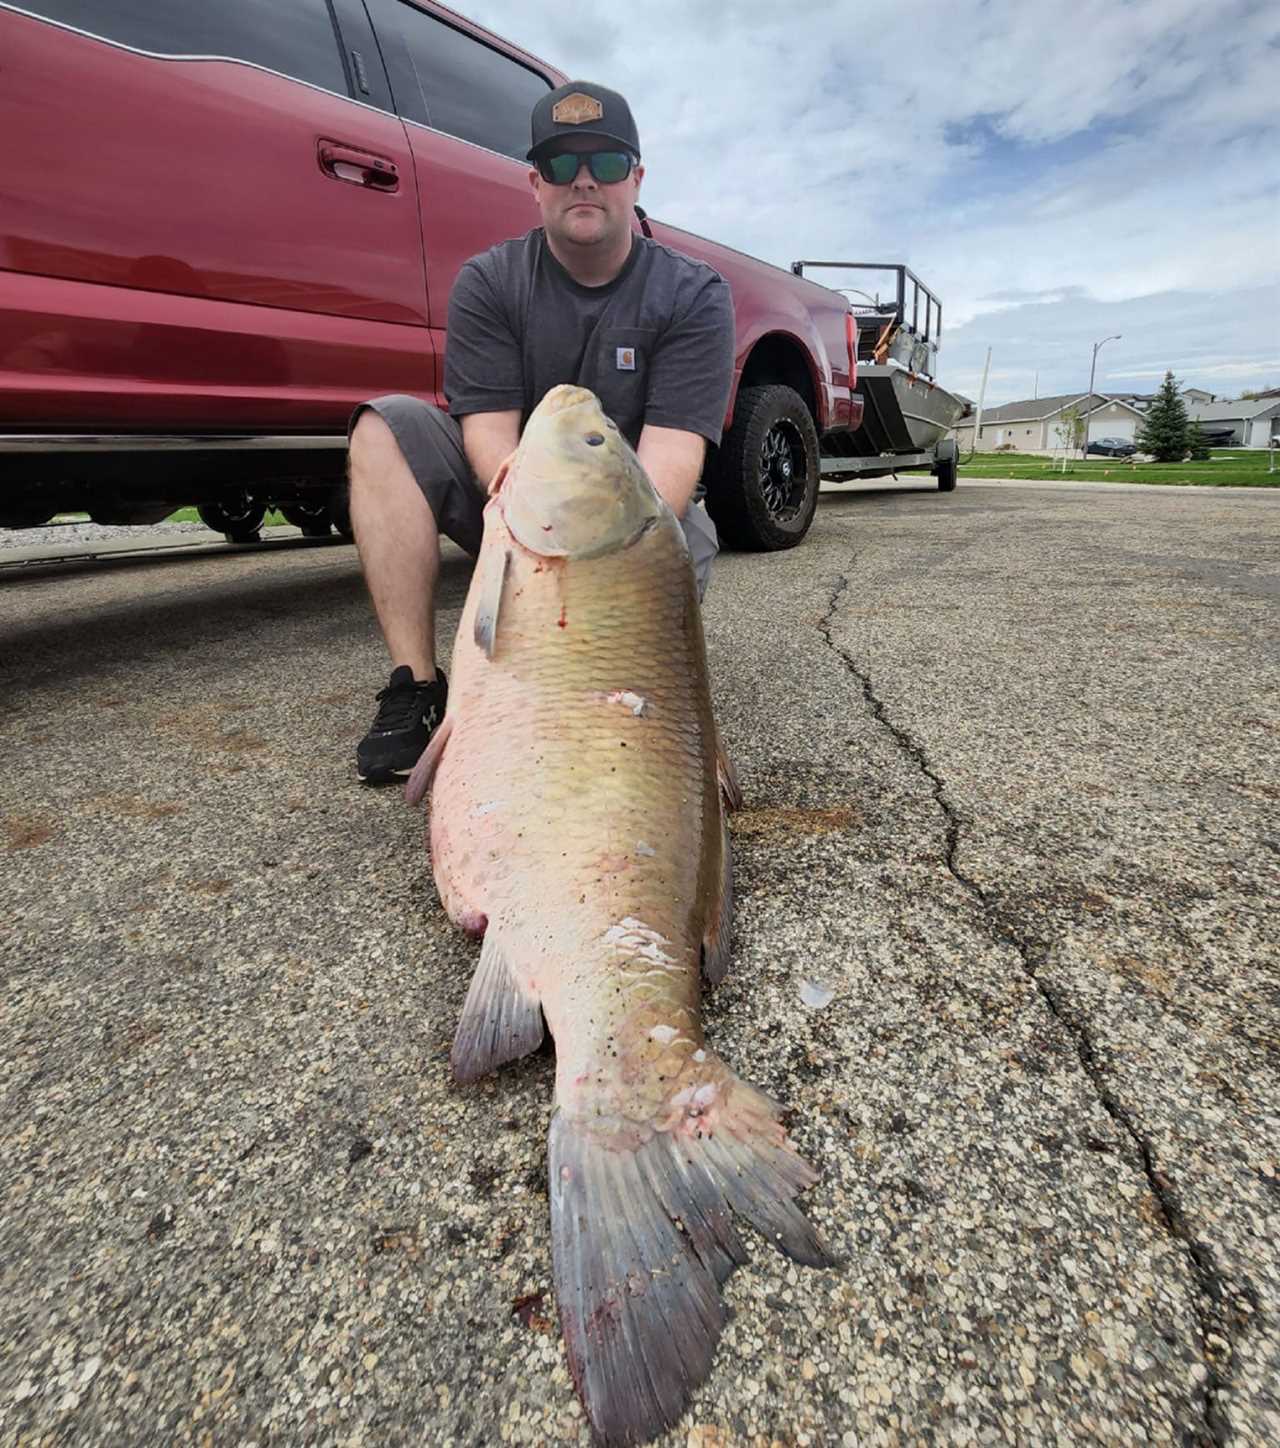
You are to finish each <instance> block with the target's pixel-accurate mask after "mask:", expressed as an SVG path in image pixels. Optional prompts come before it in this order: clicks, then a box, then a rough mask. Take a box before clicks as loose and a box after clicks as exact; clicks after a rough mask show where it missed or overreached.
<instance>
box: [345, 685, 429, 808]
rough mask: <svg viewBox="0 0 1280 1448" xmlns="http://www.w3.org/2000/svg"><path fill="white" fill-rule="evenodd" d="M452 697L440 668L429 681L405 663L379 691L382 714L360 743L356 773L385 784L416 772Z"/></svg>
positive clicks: (363, 780)
mask: <svg viewBox="0 0 1280 1448" xmlns="http://www.w3.org/2000/svg"><path fill="white" fill-rule="evenodd" d="M448 698H449V682H448V680H447V679H446V678H445V676H444V674H443V673H442V672H441V671H440V670H439V669H437V670H436V676H435V678H434V679H433V680H432V682H431V683H429V684H420V683H418V682H417V680H416V679H415V678H414V677H413V670H412V669H411V668H409V666H408V665H407V664H401V665H400V667H399V668H398V669H396V670H395V671H394V672H393V673H392V675H391V680H390V682H389V683H388V684H387V687H386V688H385V689H380V690H379V691H378V716H377V718H376V719H375V720H374V721H373V725H372V727H371V728H370V730H369V732H368V733H367V734H366V735H365V736H364V738H363V739H362V740H361V741H360V743H359V744H357V745H356V773H357V775H358V776H359V777H360V779H361V781H362V782H363V783H365V784H385V783H386V781H387V780H389V779H396V778H403V776H405V775H407V774H412V773H413V766H414V765H415V764H417V762H418V759H419V757H420V756H421V754H422V751H423V750H424V749H425V748H426V747H427V740H428V739H430V738H431V736H432V734H434V733H435V731H436V730H437V729H438V728H439V726H440V722H441V720H442V719H443V718H444V709H445V704H446V702H447V701H448Z"/></svg>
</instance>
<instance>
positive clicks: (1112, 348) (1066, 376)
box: [454, 0, 1280, 403]
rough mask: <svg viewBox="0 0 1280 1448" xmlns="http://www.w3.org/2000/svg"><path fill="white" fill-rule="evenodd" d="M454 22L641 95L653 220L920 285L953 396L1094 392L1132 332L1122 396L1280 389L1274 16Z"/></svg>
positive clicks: (1168, 10)
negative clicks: (910, 273) (870, 266)
mask: <svg viewBox="0 0 1280 1448" xmlns="http://www.w3.org/2000/svg"><path fill="white" fill-rule="evenodd" d="M454 4H455V6H456V8H458V9H460V10H461V11H462V12H463V13H465V14H467V15H469V16H471V17H472V18H474V19H475V20H478V21H479V22H480V23H481V24H484V25H487V26H489V27H490V28H491V29H493V30H496V31H497V32H499V33H500V34H502V35H505V36H506V37H508V38H509V39H511V40H514V41H516V42H517V43H519V44H522V45H524V46H525V48H526V49H528V50H531V51H532V52H533V53H534V54H536V55H539V56H541V57H543V58H544V59H546V60H548V61H550V62H551V63H552V64H554V65H556V66H558V67H559V68H560V69H562V70H564V71H566V72H568V73H569V74H570V75H572V76H574V77H576V78H583V79H588V80H598V81H600V82H602V83H604V84H606V85H612V86H614V87H616V88H617V89H618V90H621V91H622V92H623V93H624V94H625V95H626V96H627V97H628V99H629V100H630V101H631V104H632V109H633V111H634V112H635V115H636V120H637V123H638V125H639V128H640V137H641V142H642V144H643V146H644V151H645V163H646V168H647V174H646V178H645V183H644V195H643V201H644V204H645V206H646V208H647V209H648V210H649V211H650V212H651V213H652V214H653V215H654V216H656V217H659V218H661V219H662V220H665V221H669V222H671V223H673V224H675V225H678V226H684V227H687V228H688V229H689V230H691V231H697V232H700V233H701V234H703V235H706V236H710V237H714V238H715V239H716V240H718V241H724V242H727V243H728V244H730V245H732V246H736V247H739V248H740V249H742V250H744V251H748V252H752V253H754V254H755V255H757V256H761V257H764V258H765V259H766V260H768V261H773V262H777V263H780V264H782V265H784V266H785V265H787V264H788V263H789V262H791V261H792V260H794V259H795V258H797V257H799V256H807V257H823V258H837V257H838V258H848V259H850V260H872V261H881V260H891V261H893V260H902V261H905V262H907V263H908V264H909V265H910V266H911V267H912V269H913V270H915V271H916V272H917V273H918V274H919V275H920V276H921V277H922V279H923V280H924V281H925V282H927V283H928V284H929V285H930V286H931V287H932V288H933V289H934V290H935V291H936V292H937V293H938V295H939V296H940V297H941V299H942V302H943V307H944V331H943V351H942V354H941V357H940V359H939V380H940V381H941V382H943V383H944V385H947V386H950V387H953V388H956V389H958V390H960V391H962V392H964V393H966V394H968V395H969V396H970V397H976V396H977V391H978V385H979V381H980V378H981V374H982V365H983V359H984V357H985V355H986V350H987V348H988V347H990V348H991V349H992V358H991V376H990V380H989V382H988V386H987V401H988V403H999V402H1004V401H1011V400H1014V399H1017V398H1023V397H1031V396H1033V395H1035V393H1036V392H1037V391H1038V393H1039V394H1040V395H1045V394H1049V393H1058V392H1069V391H1072V390H1077V389H1078V390H1079V391H1084V389H1085V387H1086V386H1087V384H1088V380H1089V360H1090V354H1091V351H1092V344H1093V342H1095V341H1098V340H1099V339H1101V338H1103V337H1105V336H1108V335H1109V334H1111V333H1117V332H1118V333H1120V334H1122V335H1121V340H1120V341H1118V342H1111V343H1109V344H1108V345H1107V346H1106V347H1104V348H1103V349H1102V351H1101V352H1100V353H1099V354H1098V367H1099V374H1098V382H1097V384H1096V385H1097V386H1098V387H1099V388H1101V389H1102V390H1118V389H1121V388H1133V389H1135V390H1140V391H1150V390H1152V389H1154V387H1155V386H1156V385H1157V384H1158V383H1159V380H1160V378H1161V377H1162V376H1163V374H1164V371H1165V369H1166V368H1172V369H1173V370H1174V372H1175V374H1176V375H1177V376H1178V377H1179V379H1181V380H1183V381H1184V382H1185V383H1187V384H1189V385H1197V386H1201V387H1205V388H1207V389H1208V390H1209V391H1211V392H1215V393H1217V394H1218V395H1220V396H1234V395H1238V394H1239V392H1240V391H1241V389H1243V388H1246V387H1265V386H1268V385H1270V386H1280V102H1277V99H1276V97H1277V96H1280V5H1277V4H1275V3H1274V0H1210V3H1205V0H1072V3H1069V4H1068V3H1063V0H947V3H940V0H906V3H894V4H884V3H879V4H876V3H872V0H807V3H803V4H799V3H785V0H626V3H622V0H454ZM832 280H833V284H835V285H840V284H841V279H840V278H833V279H832ZM847 280H849V281H850V282H852V281H853V279H852V278H848V279H847Z"/></svg>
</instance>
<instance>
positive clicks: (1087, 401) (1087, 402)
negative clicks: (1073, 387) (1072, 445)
mask: <svg viewBox="0 0 1280 1448" xmlns="http://www.w3.org/2000/svg"><path fill="white" fill-rule="evenodd" d="M1120 335H1121V334H1120V333H1119V332H1117V333H1116V334H1115V336H1114V337H1104V338H1103V339H1102V341H1101V342H1095V343H1094V344H1093V361H1092V362H1090V363H1089V390H1088V392H1087V393H1085V398H1084V437H1083V438H1082V439H1081V441H1080V456H1081V457H1082V458H1087V457H1088V456H1089V409H1090V408H1091V407H1092V406H1093V374H1094V369H1095V368H1096V367H1097V365H1098V348H1099V347H1105V346H1106V345H1107V343H1108V342H1118V341H1119V340H1120Z"/></svg>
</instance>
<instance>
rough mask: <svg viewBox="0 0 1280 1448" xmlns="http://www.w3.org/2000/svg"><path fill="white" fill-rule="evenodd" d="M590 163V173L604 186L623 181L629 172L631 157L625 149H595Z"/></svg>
mask: <svg viewBox="0 0 1280 1448" xmlns="http://www.w3.org/2000/svg"><path fill="white" fill-rule="evenodd" d="M590 164H591V174H592V175H593V176H594V177H595V178H596V180H597V181H600V182H602V183H603V184H604V185H606V186H608V185H611V184H612V183H613V182H615V181H624V180H625V179H626V178H627V176H629V175H630V173H631V157H630V156H628V155H627V153H626V152H625V151H596V152H594V153H593V154H592V156H591V161H590Z"/></svg>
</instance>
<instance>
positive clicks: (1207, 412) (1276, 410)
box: [1189, 397, 1280, 422]
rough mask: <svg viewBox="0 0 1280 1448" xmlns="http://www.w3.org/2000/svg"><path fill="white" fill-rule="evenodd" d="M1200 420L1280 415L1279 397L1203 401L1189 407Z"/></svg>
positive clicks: (1230, 420) (1236, 420)
mask: <svg viewBox="0 0 1280 1448" xmlns="http://www.w3.org/2000/svg"><path fill="white" fill-rule="evenodd" d="M1189 413H1190V415H1191V416H1192V417H1196V418H1199V420H1200V421H1201V422H1245V421H1252V420H1253V419H1254V418H1257V417H1275V416H1280V397H1259V398H1251V399H1250V400H1249V401H1248V402H1205V403H1202V404H1201V405H1200V406H1199V407H1192V408H1190V409H1189Z"/></svg>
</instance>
